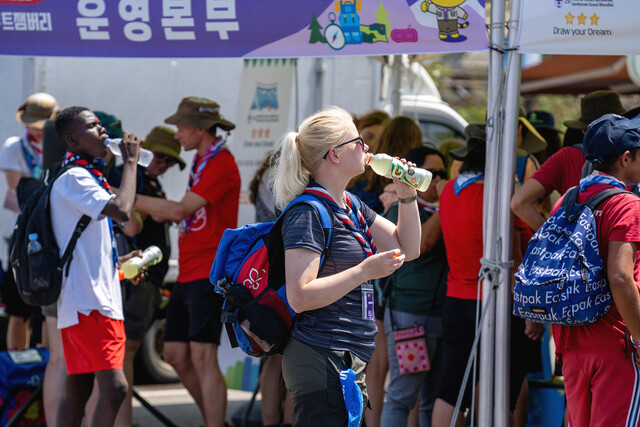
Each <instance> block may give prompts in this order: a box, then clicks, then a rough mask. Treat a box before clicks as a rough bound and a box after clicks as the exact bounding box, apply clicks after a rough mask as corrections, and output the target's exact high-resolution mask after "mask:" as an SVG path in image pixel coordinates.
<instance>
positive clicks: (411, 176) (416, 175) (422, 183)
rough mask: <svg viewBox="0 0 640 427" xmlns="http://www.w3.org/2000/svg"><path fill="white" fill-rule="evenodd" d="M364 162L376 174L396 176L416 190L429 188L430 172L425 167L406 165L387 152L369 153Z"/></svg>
mask: <svg viewBox="0 0 640 427" xmlns="http://www.w3.org/2000/svg"><path fill="white" fill-rule="evenodd" d="M365 164H367V165H369V166H371V169H373V171H374V172H375V173H377V174H378V175H382V176H386V177H387V178H393V177H396V178H398V179H399V180H400V181H402V182H404V183H405V184H407V185H410V186H412V187H413V188H415V189H417V190H418V191H426V190H427V188H429V184H431V178H432V175H431V172H429V171H428V170H425V169H420V168H414V167H408V166H407V165H406V164H404V163H402V162H401V161H400V160H398V159H396V158H394V157H391V156H390V155H388V154H384V153H381V154H375V155H373V154H369V157H368V158H367V162H366V163H365Z"/></svg>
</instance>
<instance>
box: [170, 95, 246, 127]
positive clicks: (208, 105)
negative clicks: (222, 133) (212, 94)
mask: <svg viewBox="0 0 640 427" xmlns="http://www.w3.org/2000/svg"><path fill="white" fill-rule="evenodd" d="M164 122H165V123H167V124H170V125H178V124H185V125H189V126H193V127H195V128H198V129H211V128H212V127H213V126H217V127H219V128H221V129H223V130H226V131H230V130H232V129H233V128H235V127H236V125H234V124H233V123H231V122H230V121H228V120H225V119H223V118H222V116H221V115H220V106H219V105H218V104H217V103H215V102H214V101H212V100H210V99H207V98H200V97H197V96H189V97H186V98H183V99H182V101H180V105H179V106H178V111H176V112H175V113H174V114H173V115H171V116H169V117H167V118H166V119H165V120H164Z"/></svg>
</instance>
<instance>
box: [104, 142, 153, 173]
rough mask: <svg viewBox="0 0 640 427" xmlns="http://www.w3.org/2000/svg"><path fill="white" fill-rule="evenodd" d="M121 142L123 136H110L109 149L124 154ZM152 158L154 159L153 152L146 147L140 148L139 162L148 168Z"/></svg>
mask: <svg viewBox="0 0 640 427" xmlns="http://www.w3.org/2000/svg"><path fill="white" fill-rule="evenodd" d="M121 142H122V138H109V139H107V147H109V150H111V152H112V153H113V154H115V155H116V156H122V153H121V152H120V143H121ZM151 160H153V152H151V151H149V150H146V149H144V148H140V157H139V158H138V164H139V165H140V166H142V167H145V168H146V167H147V166H149V165H150V164H151Z"/></svg>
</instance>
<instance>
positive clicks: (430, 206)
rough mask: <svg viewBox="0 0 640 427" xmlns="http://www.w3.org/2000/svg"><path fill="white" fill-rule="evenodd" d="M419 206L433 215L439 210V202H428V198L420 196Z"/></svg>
mask: <svg viewBox="0 0 640 427" xmlns="http://www.w3.org/2000/svg"><path fill="white" fill-rule="evenodd" d="M418 206H419V207H420V209H422V210H423V211H425V212H426V213H428V214H429V215H433V214H434V213H436V212H438V204H437V203H431V202H427V201H426V200H422V199H421V198H420V197H418Z"/></svg>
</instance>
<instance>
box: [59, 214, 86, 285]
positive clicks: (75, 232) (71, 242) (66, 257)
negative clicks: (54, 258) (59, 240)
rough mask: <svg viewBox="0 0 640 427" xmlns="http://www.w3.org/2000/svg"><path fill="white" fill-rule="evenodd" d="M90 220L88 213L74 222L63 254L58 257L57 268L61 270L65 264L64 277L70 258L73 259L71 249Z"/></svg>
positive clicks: (67, 273)
mask: <svg viewBox="0 0 640 427" xmlns="http://www.w3.org/2000/svg"><path fill="white" fill-rule="evenodd" d="M90 222H91V217H90V216H89V215H82V217H81V218H80V219H79V220H78V223H77V224H76V228H75V230H73V234H72V235H71V240H69V243H68V244H67V248H66V249H65V250H64V254H62V257H61V258H60V265H59V266H58V269H59V270H62V269H63V268H64V266H65V265H66V266H67V268H66V270H65V271H64V275H65V277H66V276H68V275H69V267H70V266H71V260H73V250H74V249H75V248H76V243H78V239H79V238H80V235H81V234H82V232H83V231H84V229H85V228H87V225H89V223H90Z"/></svg>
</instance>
